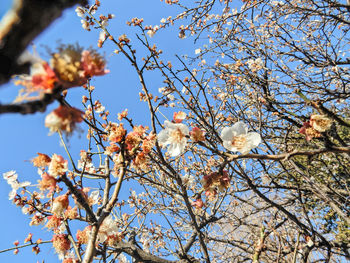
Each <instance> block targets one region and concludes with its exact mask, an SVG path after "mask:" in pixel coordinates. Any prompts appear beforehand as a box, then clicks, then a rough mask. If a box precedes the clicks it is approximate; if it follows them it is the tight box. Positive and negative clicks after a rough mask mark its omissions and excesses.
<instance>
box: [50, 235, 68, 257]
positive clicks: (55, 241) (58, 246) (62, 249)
mask: <svg viewBox="0 0 350 263" xmlns="http://www.w3.org/2000/svg"><path fill="white" fill-rule="evenodd" d="M70 245H71V242H70V241H69V239H68V235H67V234H59V235H54V236H53V238H52V246H53V247H54V248H55V251H56V253H57V254H58V257H59V258H60V259H61V260H62V259H64V256H65V255H66V254H67V252H68V250H69V249H70Z"/></svg>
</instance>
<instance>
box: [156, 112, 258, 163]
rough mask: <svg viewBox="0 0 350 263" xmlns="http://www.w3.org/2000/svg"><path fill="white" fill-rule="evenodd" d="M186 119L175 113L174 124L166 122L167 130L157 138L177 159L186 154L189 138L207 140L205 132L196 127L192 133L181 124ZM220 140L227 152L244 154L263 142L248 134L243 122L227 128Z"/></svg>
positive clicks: (183, 114)
mask: <svg viewBox="0 0 350 263" xmlns="http://www.w3.org/2000/svg"><path fill="white" fill-rule="evenodd" d="M185 118H186V114H185V113H183V112H178V113H175V114H174V122H170V121H165V122H164V127H165V128H164V129H163V130H161V131H160V132H159V134H158V136H157V139H158V142H159V144H160V145H161V146H163V147H166V146H168V153H169V154H170V156H172V157H176V156H178V155H180V154H181V153H183V152H184V150H185V147H186V145H187V141H188V138H191V139H192V140H193V141H194V142H199V141H204V140H205V136H204V135H205V132H204V131H203V130H201V129H200V128H198V127H194V128H193V129H192V131H191V132H190V131H189V128H188V127H187V126H186V125H185V124H183V123H181V122H182V121H183V120H184V119H185ZM220 138H221V139H222V141H223V146H224V147H225V148H226V149H227V150H230V151H232V152H240V153H242V154H247V153H248V152H249V151H251V149H253V148H255V147H257V146H258V145H259V144H260V142H261V137H260V134H258V133H256V132H248V127H247V125H246V124H244V123H243V122H241V121H239V122H237V123H235V124H234V125H233V126H232V127H225V128H224V129H223V130H222V132H221V135H220Z"/></svg>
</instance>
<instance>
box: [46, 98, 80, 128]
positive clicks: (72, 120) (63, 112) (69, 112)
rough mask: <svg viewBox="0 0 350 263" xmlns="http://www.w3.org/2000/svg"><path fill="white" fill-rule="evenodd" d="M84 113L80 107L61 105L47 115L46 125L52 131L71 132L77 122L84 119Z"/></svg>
mask: <svg viewBox="0 0 350 263" xmlns="http://www.w3.org/2000/svg"><path fill="white" fill-rule="evenodd" d="M83 114H84V112H83V111H81V110H79V109H76V108H73V107H68V106H63V105H61V106H59V107H58V108H57V109H55V110H54V111H52V112H51V113H49V114H48V115H47V116H46V118H45V127H48V128H49V129H50V133H54V132H58V131H63V132H65V133H67V134H69V133H71V132H72V131H73V130H74V129H75V128H76V124H77V123H80V122H82V121H83V119H84V118H83V116H82V115H83Z"/></svg>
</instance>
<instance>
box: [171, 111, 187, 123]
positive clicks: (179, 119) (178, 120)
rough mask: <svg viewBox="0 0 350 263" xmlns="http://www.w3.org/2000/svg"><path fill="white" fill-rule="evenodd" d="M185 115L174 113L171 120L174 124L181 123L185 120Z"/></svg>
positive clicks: (180, 112) (183, 113)
mask: <svg viewBox="0 0 350 263" xmlns="http://www.w3.org/2000/svg"><path fill="white" fill-rule="evenodd" d="M186 116H187V114H186V113H185V112H183V111H179V112H174V115H173V119H174V121H175V122H176V123H181V122H182V121H183V120H184V119H185V118H186Z"/></svg>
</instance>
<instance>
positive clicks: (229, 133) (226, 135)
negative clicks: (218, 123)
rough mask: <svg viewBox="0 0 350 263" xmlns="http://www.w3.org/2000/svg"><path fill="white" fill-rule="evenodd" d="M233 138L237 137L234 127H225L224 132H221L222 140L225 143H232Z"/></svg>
mask: <svg viewBox="0 0 350 263" xmlns="http://www.w3.org/2000/svg"><path fill="white" fill-rule="evenodd" d="M233 136H235V134H234V131H233V129H232V127H225V128H224V129H223V130H222V131H221V135H220V138H221V139H222V140H223V141H231V140H232V138H233Z"/></svg>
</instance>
